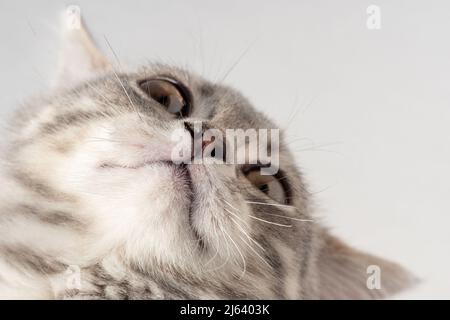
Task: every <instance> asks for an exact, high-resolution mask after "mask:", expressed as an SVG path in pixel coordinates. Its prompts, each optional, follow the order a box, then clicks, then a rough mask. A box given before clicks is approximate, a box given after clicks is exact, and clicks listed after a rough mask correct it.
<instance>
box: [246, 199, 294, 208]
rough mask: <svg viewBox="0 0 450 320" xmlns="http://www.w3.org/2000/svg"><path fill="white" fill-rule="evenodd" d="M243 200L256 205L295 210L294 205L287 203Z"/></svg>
mask: <svg viewBox="0 0 450 320" xmlns="http://www.w3.org/2000/svg"><path fill="white" fill-rule="evenodd" d="M245 202H246V203H249V204H258V205H262V206H272V207H280V208H288V209H295V210H297V208H296V207H294V206H291V205H288V204H279V203H265V202H259V201H249V200H246V201H245Z"/></svg>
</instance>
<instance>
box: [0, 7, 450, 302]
mask: <svg viewBox="0 0 450 320" xmlns="http://www.w3.org/2000/svg"><path fill="white" fill-rule="evenodd" d="M67 4H71V3H64V2H63V1H42V0H40V1H31V0H30V1H23V0H22V1H6V0H1V3H0V41H1V51H0V70H1V74H0V87H1V95H0V117H1V118H3V119H4V118H5V117H6V115H7V114H8V113H9V112H10V111H11V110H13V109H14V108H15V107H16V106H17V104H18V103H19V102H20V101H21V100H22V99H24V98H26V97H27V96H29V95H30V94H34V93H39V92H40V91H41V90H42V89H44V88H45V87H46V86H47V85H48V84H49V82H50V81H51V79H52V75H53V74H54V72H55V69H56V60H57V48H58V36H59V34H58V22H59V14H60V13H61V11H62V10H63V8H64V7H65V5H67ZM75 4H79V5H80V6H81V10H82V15H83V17H84V19H85V20H86V21H87V23H88V26H89V28H90V29H91V30H92V32H93V33H94V35H95V37H96V39H97V40H98V42H99V44H100V45H101V47H102V48H103V49H104V50H105V51H106V52H107V53H108V54H109V55H111V52H110V51H108V50H109V49H108V48H107V46H106V44H105V40H104V36H106V37H107V38H108V40H109V41H110V43H111V45H112V46H113V48H114V49H115V51H116V52H117V55H118V57H119V59H120V62H121V63H122V64H128V65H130V66H134V65H138V64H140V63H144V62H145V61H147V60H162V61H165V62H169V63H175V64H178V65H187V66H189V67H190V68H191V69H193V70H195V71H196V72H198V73H201V74H203V75H204V76H206V77H208V78H209V79H211V80H218V79H221V78H222V77H223V76H224V75H225V74H227V71H228V70H229V69H230V68H231V67H232V66H233V65H234V64H235V62H236V61H237V60H239V63H238V64H237V65H235V67H234V68H233V70H232V71H231V72H230V73H229V75H228V76H227V77H226V80H225V82H226V83H228V84H231V85H233V86H235V87H237V88H239V89H240V90H241V91H242V92H243V93H244V94H245V95H246V96H247V97H249V98H250V100H251V101H252V102H253V103H254V104H255V106H257V108H259V109H260V110H263V111H264V112H266V113H267V114H268V115H270V116H271V117H273V118H274V119H275V120H276V121H277V122H278V123H279V124H280V126H281V127H286V126H287V127H288V141H290V143H291V146H292V148H293V149H294V150H295V151H296V156H297V159H298V164H299V165H300V166H301V167H302V168H303V169H304V171H305V173H306V177H307V179H308V181H309V183H310V185H311V189H312V190H313V191H314V192H317V193H316V197H317V204H318V206H319V209H320V211H319V214H320V216H321V217H322V218H323V220H324V222H325V223H326V224H327V225H329V226H330V227H332V229H333V230H334V232H335V233H336V234H338V235H340V236H341V237H343V238H344V239H346V240H347V241H348V242H350V243H352V244H353V245H355V246H356V247H358V248H361V249H364V250H369V251H371V252H373V253H376V254H380V255H383V256H385V257H388V258H391V259H394V260H396V261H398V262H400V263H402V264H404V265H405V266H407V267H408V268H409V269H410V270H412V271H413V272H415V273H416V274H417V275H418V276H419V277H421V278H422V284H421V285H419V286H418V287H416V288H415V289H414V290H411V291H409V292H407V293H404V294H402V295H400V296H399V297H401V298H450V232H449V230H448V229H449V228H450V210H449V209H450V200H449V196H450V195H449V187H448V184H449V181H450V129H449V124H450V90H449V83H450V81H449V74H450V62H449V61H450V41H449V39H450V34H449V33H450V19H449V16H450V3H449V2H448V1H445V0H443V1H425V0H423V1H413V0H409V1H406V0H404V1H400V0H390V1H387V0H385V1H381V0H377V1H365V0H354V1H333V0H328V1H323V0H320V1H318V0H314V1H312V0H310V1H261V0H252V1H230V0H227V1H221V2H219V1H211V0H209V1H206V0H205V1H192V0H190V1H186V0H180V1H152V0H147V1H132V0H129V1H92V0H91V1H78V2H75ZM371 4H375V5H378V6H379V7H380V9H381V29H380V30H369V29H368V28H367V26H366V20H367V17H368V16H367V13H366V9H367V7H368V6H369V5H371ZM244 53H245V54H244Z"/></svg>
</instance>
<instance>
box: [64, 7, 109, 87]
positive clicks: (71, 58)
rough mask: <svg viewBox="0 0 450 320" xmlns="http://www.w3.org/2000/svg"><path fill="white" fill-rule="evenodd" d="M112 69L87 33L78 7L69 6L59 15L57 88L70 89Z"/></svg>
mask: <svg viewBox="0 0 450 320" xmlns="http://www.w3.org/2000/svg"><path fill="white" fill-rule="evenodd" d="M109 68H111V64H110V63H109V61H108V59H107V58H106V57H105V56H104V55H103V54H102V52H101V51H100V50H99V48H98V47H97V45H96V44H95V41H94V40H93V38H92V36H91V35H90V34H89V32H88V30H87V28H86V26H85V25H84V23H83V19H82V18H81V16H80V11H79V8H78V7H76V6H71V7H68V8H67V9H66V11H65V12H64V13H63V15H62V43H61V49H60V56H59V66H58V74H57V78H56V83H55V84H56V86H58V87H68V86H73V85H75V84H77V83H79V82H81V81H84V80H87V79H89V78H91V77H94V76H96V75H98V74H99V73H101V72H103V71H106V70H108V69H109Z"/></svg>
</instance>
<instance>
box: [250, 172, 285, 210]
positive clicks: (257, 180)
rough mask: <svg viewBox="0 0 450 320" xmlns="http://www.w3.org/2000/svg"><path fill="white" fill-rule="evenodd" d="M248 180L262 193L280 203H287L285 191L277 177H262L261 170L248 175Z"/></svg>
mask: <svg viewBox="0 0 450 320" xmlns="http://www.w3.org/2000/svg"><path fill="white" fill-rule="evenodd" d="M246 177H247V179H248V180H249V181H250V182H251V183H252V184H253V185H254V186H255V187H256V188H258V189H259V190H260V191H261V192H263V193H265V194H266V195H267V196H269V197H270V198H272V199H273V200H275V201H277V202H279V203H287V196H286V192H285V189H284V187H283V185H282V184H281V182H280V181H278V178H277V177H275V176H268V175H262V174H261V171H260V170H259V169H254V170H250V171H248V172H247V173H246Z"/></svg>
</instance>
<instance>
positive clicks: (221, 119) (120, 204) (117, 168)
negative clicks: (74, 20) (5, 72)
mask: <svg viewBox="0 0 450 320" xmlns="http://www.w3.org/2000/svg"><path fill="white" fill-rule="evenodd" d="M71 33H72V34H71V35H70V37H69V38H71V39H72V40H75V42H74V44H73V45H72V46H69V48H70V50H71V51H70V52H69V56H68V57H69V58H68V59H66V60H67V63H66V67H63V74H62V78H61V79H64V80H63V81H64V83H63V84H67V85H66V88H64V89H58V90H56V91H55V92H54V93H53V94H52V95H51V96H47V97H45V98H42V99H36V100H31V101H30V102H29V103H28V105H27V106H24V107H23V108H22V109H21V110H20V111H19V113H18V115H17V116H16V118H15V120H14V121H13V122H12V125H11V132H10V135H9V137H8V138H7V141H8V143H7V145H6V147H5V150H4V152H3V154H2V156H3V161H2V166H1V169H0V170H1V172H0V175H1V181H2V192H1V194H0V297H1V298H113V299H114V298H117V299H124V298H132V299H161V298H168V299H184V298H191V299H207V298H212V299H232V298H243V299H248V298H257V299H276V298H281V299H299V298H379V297H384V296H385V295H386V294H388V293H394V292H397V291H398V290H400V289H402V288H403V287H405V286H406V285H408V284H409V280H410V278H409V275H408V274H407V273H406V272H404V271H403V270H402V269H401V268H400V267H398V266H397V265H395V264H393V263H390V262H387V261H384V260H382V259H379V258H376V257H372V256H370V255H366V254H363V253H359V252H356V251H354V250H352V249H350V248H349V247H347V246H345V245H344V244H342V243H341V242H340V241H339V240H337V239H335V238H334V237H332V236H331V235H329V234H328V232H327V231H326V230H325V229H324V228H323V227H321V226H320V223H319V222H318V221H316V220H315V219H316V216H315V215H314V214H313V210H312V208H311V195H310V193H309V192H308V191H307V186H306V185H305V184H304V183H303V179H302V177H301V174H300V173H299V171H298V170H297V168H296V165H295V160H294V158H293V157H292V155H291V154H290V153H289V151H288V150H287V149H286V146H285V145H284V144H283V142H282V140H281V143H280V159H279V162H280V172H281V176H278V178H277V179H278V180H279V181H281V182H276V181H273V182H271V183H279V186H278V187H280V186H281V185H282V186H283V188H285V189H284V192H282V191H279V194H282V195H283V196H284V197H285V199H284V200H285V201H284V200H283V201H282V203H277V202H276V201H274V200H273V197H269V196H268V195H267V194H265V193H264V192H261V190H260V189H258V188H257V187H255V185H254V184H252V182H251V181H249V177H248V175H247V173H245V170H243V167H242V166H240V165H233V164H227V165H223V164H222V165H220V164H214V165H206V164H204V165H203V164H201V165H185V166H181V165H177V164H174V163H172V161H171V158H170V155H171V150H172V149H173V147H174V145H173V141H171V139H170V137H171V134H172V133H173V131H175V130H182V131H183V130H184V131H183V132H184V133H185V134H186V137H187V138H186V139H188V140H189V139H190V133H189V130H188V128H189V125H190V123H193V122H194V120H195V121H202V122H203V123H204V124H205V125H206V126H207V127H210V128H217V129H219V130H225V129H227V128H241V129H250V128H256V129H258V128H260V129H267V128H269V129H270V128H276V126H275V125H274V124H273V123H272V122H271V121H269V120H268V119H267V118H266V117H264V116H263V115H261V114H260V113H259V112H257V111H256V110H255V109H253V107H252V106H251V105H250V104H249V102H248V101H247V100H246V99H245V98H243V97H242V96H241V95H240V94H239V93H237V92H236V91H234V90H233V89H230V88H227V87H225V86H222V85H218V84H213V83H211V82H208V81H206V80H204V79H202V78H200V77H198V76H195V75H193V74H191V73H187V72H186V71H184V70H180V69H177V68H173V67H169V66H165V65H151V66H148V67H145V68H142V69H141V70H138V71H136V72H127V73H122V72H119V71H117V70H113V69H112V67H111V66H110V65H109V63H108V62H107V61H106V60H105V59H104V58H103V57H102V56H101V55H100V54H99V52H98V51H96V49H95V47H93V45H92V43H91V42H90V38H89V36H88V35H87V34H86V33H85V31H84V30H83V29H80V30H78V31H77V30H75V31H71ZM74 48H76V50H74ZM73 52H77V56H76V58H74V57H71V56H70V55H71V54H73ZM73 61H76V65H75V67H74V66H73ZM77 68H78V69H77ZM88 76H89V77H88ZM162 77H163V78H164V80H163V81H165V82H164V85H167V84H168V83H169V82H167V81H166V79H171V80H170V81H172V80H174V81H176V83H177V85H182V86H183V88H186V90H187V91H188V95H189V97H190V98H189V99H190V101H191V104H192V106H191V108H190V110H189V114H187V115H184V116H182V117H180V116H178V115H176V116H174V114H171V113H169V112H167V110H165V109H164V106H163V105H161V103H158V102H157V101H155V100H154V99H152V97H149V96H148V92H150V91H148V92H146V91H145V90H143V88H142V86H141V85H140V83H142V81H146V80H147V79H160V78H162ZM72 84H73V85H72ZM158 85H160V83H158ZM169 85H171V84H170V83H169ZM149 90H150V89H149ZM152 90H166V88H163V89H161V87H157V88H156V89H152ZM170 90H173V88H172V87H171V88H170ZM183 97H184V96H183ZM185 98H186V97H185ZM162 101H163V102H165V100H162ZM183 101H184V100H183ZM160 102H161V101H160ZM163 104H164V103H163ZM189 141H190V140H189ZM279 194H277V196H278V195H279ZM269 195H270V193H269ZM371 265H376V266H379V267H380V268H381V275H382V276H381V285H382V286H381V288H380V289H375V290H371V289H369V288H368V287H367V277H368V275H367V273H366V271H367V268H368V267H369V266H371ZM78 279H79V280H80V281H81V283H77V280H78Z"/></svg>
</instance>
